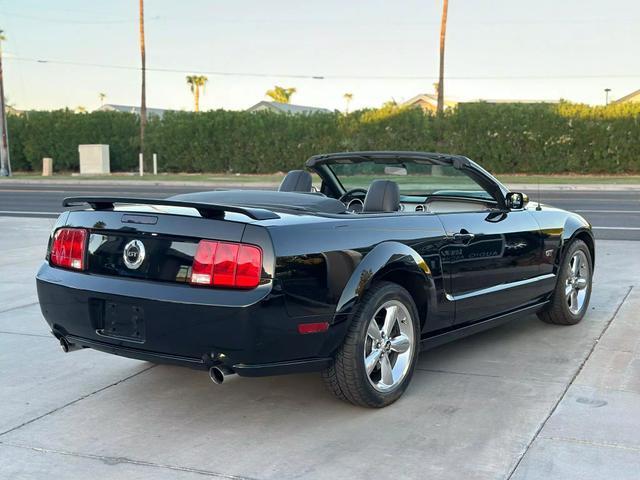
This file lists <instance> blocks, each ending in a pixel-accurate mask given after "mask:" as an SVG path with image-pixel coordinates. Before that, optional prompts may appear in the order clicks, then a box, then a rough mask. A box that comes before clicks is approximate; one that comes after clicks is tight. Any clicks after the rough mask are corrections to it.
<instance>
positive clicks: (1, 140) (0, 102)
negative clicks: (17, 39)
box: [0, 30, 11, 177]
mask: <svg viewBox="0 0 640 480" xmlns="http://www.w3.org/2000/svg"><path fill="white" fill-rule="evenodd" d="M4 39H5V37H4V35H3V34H2V30H0V177H10V176H11V160H10V158H9V136H8V134H7V116H6V111H5V104H4V81H3V78H2V44H1V42H2V40H4Z"/></svg>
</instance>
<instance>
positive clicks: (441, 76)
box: [438, 0, 449, 114]
mask: <svg viewBox="0 0 640 480" xmlns="http://www.w3.org/2000/svg"><path fill="white" fill-rule="evenodd" d="M448 9H449V0H443V4H442V20H441V22H440V73H439V75H438V114H442V112H443V111H444V40H445V37H446V36H447V10H448Z"/></svg>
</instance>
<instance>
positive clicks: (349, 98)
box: [342, 93, 353, 115]
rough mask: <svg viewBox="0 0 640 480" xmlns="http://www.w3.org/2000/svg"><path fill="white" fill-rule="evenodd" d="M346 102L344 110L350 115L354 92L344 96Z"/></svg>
mask: <svg viewBox="0 0 640 480" xmlns="http://www.w3.org/2000/svg"><path fill="white" fill-rule="evenodd" d="M342 97H343V98H344V101H345V103H346V104H347V105H346V107H345V109H344V112H345V113H346V114H347V115H348V114H349V104H350V103H351V100H353V93H345V94H344V95H343V96H342Z"/></svg>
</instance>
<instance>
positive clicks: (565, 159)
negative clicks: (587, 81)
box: [9, 103, 640, 174]
mask: <svg viewBox="0 0 640 480" xmlns="http://www.w3.org/2000/svg"><path fill="white" fill-rule="evenodd" d="M138 128H139V124H138V118H137V117H136V116H135V115H133V114H126V113H118V112H94V113H89V114H87V113H83V114H75V113H73V112H71V111H69V110H60V111H54V112H29V113H26V114H23V115H21V116H10V117H9V133H10V146H11V155H12V166H13V169H14V170H34V171H37V170H39V169H40V168H41V167H40V165H41V159H42V157H44V156H51V157H53V158H54V166H55V169H56V170H57V171H69V170H77V169H78V151H77V147H78V144H81V143H106V144H109V145H110V152H111V168H112V170H113V171H134V170H135V169H136V167H137V153H138V145H139V144H138V142H139V140H138ZM146 150H147V153H148V154H149V153H152V152H156V153H158V158H159V168H160V170H161V171H170V172H238V173H272V172H276V171H287V170H290V169H293V168H300V166H301V165H302V164H303V162H304V160H305V159H306V158H308V157H309V156H311V155H313V154H316V153H323V152H334V151H346V150H423V151H441V152H450V153H459V154H463V155H466V156H468V157H470V158H472V159H474V160H476V161H478V162H480V163H481V164H482V165H483V166H485V167H486V168H487V169H488V170H490V171H493V172H495V173H569V172H572V173H611V174H613V173H618V174H619V173H640V104H635V105H634V104H624V105H610V106H608V107H589V106H587V105H578V104H570V103H560V104H557V105H551V104H497V105H496V104H485V103H474V104H462V105H460V106H459V107H458V108H456V109H454V110H451V111H449V112H446V113H445V115H444V116H442V117H437V116H434V115H428V114H424V113H422V112H421V111H420V110H416V109H411V110H407V109H399V108H397V107H393V106H386V107H384V108H381V109H378V110H363V111H358V112H354V113H352V114H350V115H348V116H344V115H342V114H340V113H330V114H315V115H310V116H291V115H280V114H274V113H269V112H258V113H247V112H232V111H224V110H217V111H210V112H201V113H191V112H171V113H166V114H165V115H164V117H163V118H162V119H160V118H157V117H156V118H152V119H151V120H150V122H149V124H148V127H147V134H146ZM149 157H150V155H147V158H149Z"/></svg>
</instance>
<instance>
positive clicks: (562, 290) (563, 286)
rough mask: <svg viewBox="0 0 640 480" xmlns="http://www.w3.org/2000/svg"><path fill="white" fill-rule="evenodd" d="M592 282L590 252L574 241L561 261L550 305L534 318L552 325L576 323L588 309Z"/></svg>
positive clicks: (583, 244) (579, 242)
mask: <svg viewBox="0 0 640 480" xmlns="http://www.w3.org/2000/svg"><path fill="white" fill-rule="evenodd" d="M592 278H593V261H592V259H591V252H590V251H589V248H588V247H587V245H586V244H585V243H584V242H583V241H582V240H574V241H573V242H571V243H570V244H569V245H568V246H567V251H566V253H565V255H564V258H563V259H562V263H561V265H560V269H559V272H558V281H557V283H556V288H555V290H554V292H553V296H552V297H551V303H550V304H549V305H548V306H547V307H546V308H545V309H544V310H542V311H541V312H539V313H538V318H540V320H542V321H543V322H546V323H553V324H556V325H575V324H577V323H579V322H580V321H581V320H582V318H583V317H584V315H585V313H586V312H587V309H588V307H589V300H590V298H591V286H592Z"/></svg>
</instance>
